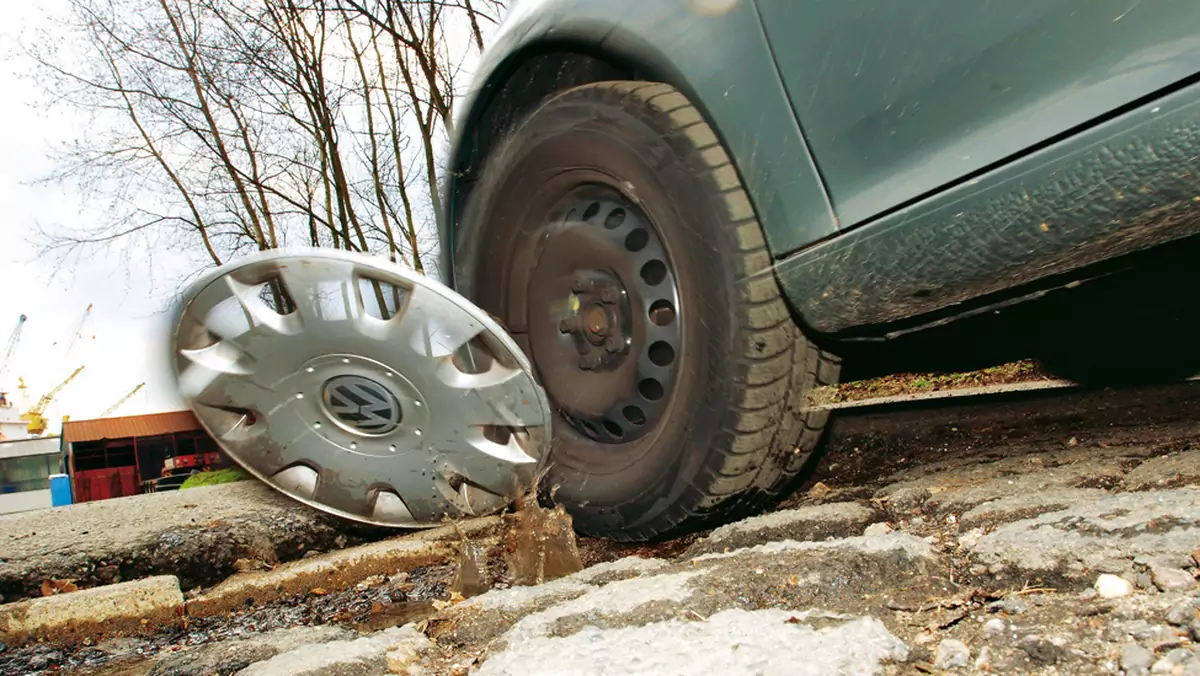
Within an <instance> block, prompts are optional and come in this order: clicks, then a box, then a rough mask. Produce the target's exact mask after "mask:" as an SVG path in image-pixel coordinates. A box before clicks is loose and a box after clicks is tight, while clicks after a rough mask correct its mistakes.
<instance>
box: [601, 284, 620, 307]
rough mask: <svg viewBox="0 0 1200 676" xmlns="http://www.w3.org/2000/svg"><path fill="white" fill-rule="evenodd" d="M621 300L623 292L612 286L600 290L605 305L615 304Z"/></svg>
mask: <svg viewBox="0 0 1200 676" xmlns="http://www.w3.org/2000/svg"><path fill="white" fill-rule="evenodd" d="M619 300H621V290H620V289H614V288H613V287H611V286H606V287H604V288H603V289H601V290H600V301H601V302H603V303H615V302H617V301H619Z"/></svg>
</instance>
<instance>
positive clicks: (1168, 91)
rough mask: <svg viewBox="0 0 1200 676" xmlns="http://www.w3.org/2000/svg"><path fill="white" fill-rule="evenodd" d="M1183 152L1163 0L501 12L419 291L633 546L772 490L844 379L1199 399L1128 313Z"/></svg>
mask: <svg viewBox="0 0 1200 676" xmlns="http://www.w3.org/2000/svg"><path fill="white" fill-rule="evenodd" d="M1198 156H1200V3H1197V2H1195V1H1194V0H1008V1H1006V2H983V1H982V0H912V1H909V2H899V1H894V2H884V1H882V0H636V1H635V0H520V1H519V2H517V3H516V5H515V7H514V8H513V9H512V12H511V15H510V16H509V17H508V19H507V21H506V23H505V25H504V26H503V27H502V29H501V31H500V34H499V36H498V38H497V39H496V41H495V43H494V45H493V47H492V48H491V50H490V51H489V52H488V53H487V54H486V55H485V57H484V61H483V64H482V66H481V68H480V70H479V72H478V74H477V76H476V81H475V83H474V87H473V89H472V92H471V95H470V97H469V99H468V101H467V103H466V106H465V108H464V110H463V111H462V115H461V116H460V119H459V121H458V124H457V127H456V138H455V142H454V147H453V151H452V155H451V160H450V162H451V166H450V167H449V170H450V171H449V174H450V177H449V182H448V189H447V190H446V195H447V201H448V204H447V209H448V214H449V218H448V219H447V221H448V224H447V227H446V229H445V231H444V232H442V233H441V235H442V244H443V246H442V252H443V260H442V269H443V270H449V271H452V275H449V276H452V280H451V281H452V282H453V285H454V286H455V288H456V289H457V290H458V291H460V292H461V293H463V294H464V295H465V296H466V297H467V298H469V299H471V300H472V301H474V302H475V303H477V304H478V305H480V306H481V307H482V308H483V309H485V310H486V311H488V312H490V313H491V314H492V315H494V316H495V317H497V318H498V319H499V320H500V321H501V322H502V323H503V324H504V326H505V327H506V328H507V329H508V330H509V331H510V332H511V334H512V335H513V336H514V337H515V338H516V339H517V341H518V343H519V344H520V345H521V346H522V347H523V348H524V349H525V351H526V352H527V353H528V355H529V356H530V358H531V361H532V362H533V364H534V367H535V368H536V371H537V374H538V377H539V379H540V380H541V383H542V385H543V386H544V387H545V389H546V391H547V393H548V395H549V398H550V400H551V402H552V405H553V408H554V411H555V414H556V415H557V416H558V417H559V418H560V419H559V420H557V421H556V423H555V425H556V428H555V439H554V444H553V451H552V456H551V457H552V462H551V464H550V469H549V475H548V476H547V477H546V484H545V485H546V487H547V489H548V490H549V491H551V492H553V493H554V496H555V499H557V500H559V501H561V502H563V503H565V504H566V505H567V506H568V507H569V509H570V511H571V513H572V514H573V515H574V517H575V523H576V525H577V526H578V528H579V529H580V530H581V531H582V532H584V533H587V534H593V535H607V536H612V537H616V538H619V539H645V538H652V537H658V536H663V535H668V534H671V533H674V532H679V531H680V530H681V529H687V528H694V527H698V526H701V525H703V524H704V523H707V522H709V521H710V520H712V519H716V518H728V517H729V516H731V515H736V514H738V513H743V512H745V511H748V510H752V509H755V508H756V507H759V506H761V505H762V504H764V502H766V501H769V500H771V499H772V498H773V497H774V496H776V495H778V494H779V493H780V492H781V491H782V490H783V489H785V488H786V487H787V486H789V485H790V484H792V483H793V482H795V481H796V480H797V478H798V477H800V476H802V474H803V473H804V472H805V470H806V467H807V466H808V465H809V464H810V462H809V460H810V456H811V454H812V452H813V450H814V448H816V445H817V443H818V441H819V439H820V436H821V433H822V428H823V427H824V425H825V423H826V417H827V413H824V412H813V411H808V410H807V408H806V399H805V394H806V392H807V391H808V390H810V389H811V388H813V387H815V386H820V385H826V384H831V383H834V382H836V381H837V380H838V378H839V371H842V370H843V366H842V364H843V360H844V361H845V370H846V371H847V372H850V371H853V372H854V375H856V376H858V375H863V374H868V373H875V372H886V371H895V370H898V369H901V368H907V367H911V366H914V365H916V364H920V365H923V366H929V365H933V366H941V367H950V366H957V365H960V362H963V363H965V362H970V363H972V364H974V363H976V362H978V363H979V364H987V363H999V362H1000V361H1001V360H1005V359H1008V358H1009V357H1011V356H1013V355H1012V354H1010V353H1014V354H1018V355H1019V354H1033V355H1034V356H1037V357H1039V358H1041V359H1042V360H1043V362H1044V363H1045V364H1046V365H1047V366H1048V367H1050V368H1051V369H1052V370H1056V371H1057V372H1059V373H1061V374H1063V375H1066V376H1068V377H1072V378H1075V379H1078V380H1089V379H1090V380H1095V381H1097V382H1115V381H1119V380H1163V379H1171V378H1179V377H1184V376H1187V375H1190V374H1192V373H1195V372H1196V371H1197V370H1200V369H1197V363H1196V359H1195V355H1194V354H1193V353H1194V352H1195V350H1191V349H1189V348H1190V346H1189V344H1188V341H1187V340H1186V338H1179V337H1178V336H1185V337H1186V336H1187V335H1188V332H1187V331H1186V330H1185V328H1186V327H1181V322H1186V321H1188V320H1189V318H1190V317H1192V316H1194V315H1193V314H1192V312H1191V311H1187V312H1175V311H1173V310H1171V309H1170V308H1173V307H1174V308H1177V307H1180V306H1179V305H1166V304H1158V305H1156V304H1153V303H1150V302H1148V300H1147V299H1146V298H1145V297H1143V296H1141V295H1137V293H1138V292H1134V291H1131V289H1135V288H1153V287H1144V286H1141V287H1139V286H1138V285H1137V284H1138V283H1150V282H1147V281H1146V280H1149V279H1151V277H1149V276H1148V275H1151V274H1152V273H1153V274H1165V275H1170V274H1175V275H1176V278H1174V279H1175V281H1174V282H1172V283H1187V281H1188V280H1190V279H1191V277H1190V276H1189V275H1188V274H1187V270H1188V267H1189V266H1190V265H1193V264H1192V263H1191V262H1190V261H1192V260H1194V257H1193V256H1192V255H1191V248H1194V245H1192V244H1191V240H1190V239H1189V237H1190V236H1192V235H1194V234H1195V233H1197V232H1198V231H1200V176H1198V174H1197V172H1198V171H1200V160H1198ZM1167 243H1170V244H1171V245H1170V246H1164V245H1165V244H1167ZM1154 279H1158V278H1154ZM1154 283H1157V284H1161V283H1163V282H1162V280H1161V279H1158V281H1157V282H1154ZM1159 288H1162V287H1159ZM1176 292H1177V293H1179V294H1181V295H1188V296H1191V295H1194V294H1189V293H1188V291H1187V290H1186V289H1184V290H1183V291H1179V290H1178V289H1176ZM1130 294H1134V295H1130ZM1152 295H1155V296H1162V295H1163V294H1152ZM1167 295H1172V294H1167ZM1026 301H1028V302H1026ZM1150 308H1153V309H1152V310H1151V309H1150ZM1151 340H1152V341H1153V342H1147V341H1151ZM1135 341H1136V342H1135ZM1146 346H1150V347H1149V348H1147V347H1146ZM835 355H836V356H835ZM939 359H940V360H939ZM856 365H861V366H856ZM856 368H857V369H858V370H857V371H854V369H856Z"/></svg>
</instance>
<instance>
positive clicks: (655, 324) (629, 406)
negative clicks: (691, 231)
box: [528, 184, 684, 445]
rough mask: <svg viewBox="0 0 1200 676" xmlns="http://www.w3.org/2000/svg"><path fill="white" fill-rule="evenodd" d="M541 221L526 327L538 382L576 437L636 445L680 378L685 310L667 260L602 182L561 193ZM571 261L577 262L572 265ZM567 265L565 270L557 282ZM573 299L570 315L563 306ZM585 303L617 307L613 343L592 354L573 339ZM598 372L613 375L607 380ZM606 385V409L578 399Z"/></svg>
mask: <svg viewBox="0 0 1200 676" xmlns="http://www.w3.org/2000/svg"><path fill="white" fill-rule="evenodd" d="M547 221H548V226H547V228H546V229H545V230H544V231H543V237H544V238H545V242H544V244H543V245H542V249H541V251H540V255H539V260H538V263H537V265H536V266H535V269H534V271H533V273H532V275H531V280H530V289H531V293H532V296H533V298H532V299H531V302H530V303H529V312H530V317H529V320H528V321H529V326H530V340H531V347H532V353H533V355H534V360H535V364H536V366H537V369H538V373H539V375H540V376H541V382H542V384H543V385H544V386H545V387H546V389H547V390H548V391H549V393H550V394H551V396H552V397H553V398H554V401H555V405H556V410H557V411H558V413H559V414H560V415H561V416H562V418H563V420H564V421H565V422H566V423H567V424H568V425H569V426H570V427H571V428H572V429H573V430H575V431H576V432H579V433H580V434H581V435H583V436H584V437H586V438H589V439H591V440H592V441H596V442H599V443H601V444H606V445H619V444H628V443H630V442H634V441H637V440H638V439H641V438H642V437H644V436H645V435H647V434H649V433H650V432H651V431H652V430H654V429H656V428H657V426H658V425H659V424H660V423H661V421H662V420H663V418H664V416H665V415H666V412H667V410H668V408H669V406H670V403H671V400H672V398H673V395H674V389H675V383H676V381H677V379H678V364H679V358H680V355H681V353H682V349H683V335H682V315H683V312H684V308H682V307H681V303H680V294H679V289H678V283H677V277H676V273H675V269H674V265H673V264H672V262H671V259H670V255H669V253H668V251H667V248H666V246H665V244H664V243H663V241H662V239H661V236H660V235H659V233H658V230H657V228H656V227H655V225H654V223H653V221H652V219H651V218H650V217H649V216H648V215H647V214H646V213H645V212H644V211H643V210H642V209H641V208H640V207H639V206H638V205H637V204H636V203H634V201H633V200H630V199H628V198H627V197H626V196H625V195H624V194H622V193H621V192H620V191H618V190H616V189H614V188H611V187H609V186H606V185H601V184H585V185H581V186H577V187H575V188H573V189H571V190H569V191H567V192H566V193H565V194H564V196H563V197H562V198H560V199H559V200H558V201H557V202H556V203H555V205H554V206H553V207H551V209H550V210H549V212H548V218H547ZM577 235H578V242H577V243H575V244H572V245H568V246H565V247H563V248H561V249H557V250H556V241H561V240H562V239H563V238H564V237H576V236H577ZM572 249H575V251H572ZM575 260H578V261H581V264H580V266H576V267H574V268H572V267H571V265H572V264H571V261H575ZM583 261H586V263H583ZM567 268H571V269H572V270H573V271H572V272H571V273H570V274H569V276H567V277H564V272H565V270H566V269H567ZM605 278H607V279H605ZM596 282H598V285H597V284H593V283H596ZM564 283H568V284H570V287H571V288H569V289H564V288H563V285H564ZM559 296H563V297H564V298H566V299H567V301H566V304H564V302H563V301H562V299H560V298H559ZM576 299H578V301H576ZM576 302H578V311H574V310H572V309H571V308H572V305H575V304H576ZM593 302H594V305H593V307H594V306H600V307H603V308H605V309H606V310H607V309H608V308H617V311H615V312H610V313H609V315H608V320H609V323H610V324H614V325H618V326H619V328H620V329H621V330H622V333H620V334H618V335H619V338H620V341H619V342H617V344H615V345H614V344H613V341H612V336H606V340H605V342H604V344H603V345H601V346H587V347H588V348H596V349H586V350H581V349H579V345H580V344H581V343H582V344H585V346H586V343H585V341H583V340H580V339H579V334H580V333H583V334H586V333H587V330H588V327H589V324H591V322H589V321H588V307H589V304H591V303H593ZM564 310H567V311H564ZM548 325H550V326H552V327H553V331H551V330H550V329H548V328H547V326H548ZM539 327H540V328H539ZM555 333H557V334H559V335H558V336H555V335H554V334H555ZM565 334H570V336H569V337H565V338H564V337H563V336H564V335H565ZM614 348H616V349H614ZM572 349H574V350H575V352H572ZM576 355H577V356H576ZM573 359H574V360H576V361H575V363H574V364H572V360H573ZM573 370H574V371H573ZM605 371H607V374H608V375H611V376H613V377H612V378H609V379H607V381H606V379H605V375H604V373H605ZM597 376H598V377H597ZM576 380H577V382H574V384H572V382H573V381H576ZM605 388H608V389H607V390H606V392H612V393H614V394H615V395H616V396H614V397H613V399H612V402H611V403H609V404H608V405H602V404H598V403H597V402H596V401H595V400H593V401H590V402H587V403H582V402H581V399H583V398H587V397H588V396H589V394H592V393H593V392H594V391H596V390H597V389H601V390H603V389H605ZM618 389H619V390H620V391H619V392H618V391H617V390H618ZM598 396H603V395H598ZM575 402H580V405H579V406H576V405H573V403H575ZM601 408H602V410H600V409H601Z"/></svg>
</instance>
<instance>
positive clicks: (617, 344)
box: [604, 336, 625, 354]
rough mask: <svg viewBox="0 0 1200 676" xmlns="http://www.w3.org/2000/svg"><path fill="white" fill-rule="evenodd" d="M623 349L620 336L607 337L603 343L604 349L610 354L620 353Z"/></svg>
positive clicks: (622, 341) (623, 345) (623, 343)
mask: <svg viewBox="0 0 1200 676" xmlns="http://www.w3.org/2000/svg"><path fill="white" fill-rule="evenodd" d="M624 347H625V341H624V340H622V339H621V337H620V336H609V337H608V340H607V341H605V342H604V349H606V350H608V351H609V352H612V353H613V354H616V353H617V352H620V351H621V350H622V348H624Z"/></svg>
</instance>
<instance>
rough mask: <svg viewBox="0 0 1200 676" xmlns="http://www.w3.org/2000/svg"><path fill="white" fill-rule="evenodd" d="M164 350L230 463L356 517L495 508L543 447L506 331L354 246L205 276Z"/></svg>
mask: <svg viewBox="0 0 1200 676" xmlns="http://www.w3.org/2000/svg"><path fill="white" fill-rule="evenodd" d="M272 289H274V290H273V291H272ZM280 289H282V290H283V292H282V293H281V292H280ZM380 292H382V293H383V294H384V298H383V299H382V300H383V302H382V303H380V302H379V301H380V298H379V295H378V294H379V293H380ZM172 354H173V360H172V361H173V366H174V375H175V377H176V382H177V385H178V387H179V391H180V393H181V394H182V395H183V397H184V399H185V401H186V402H187V403H188V405H189V406H190V407H191V408H192V410H193V411H194V412H195V413H196V416H197V418H198V419H199V420H200V422H201V424H202V425H203V426H204V427H205V429H206V430H207V431H208V432H209V434H210V435H212V436H213V438H214V439H216V440H217V442H218V444H219V445H220V446H221V447H222V449H224V450H225V452H226V453H227V454H228V455H229V456H230V457H231V458H233V459H234V460H235V461H236V462H238V464H240V465H242V466H243V467H244V468H245V469H247V470H248V471H249V472H250V473H252V474H254V475H255V476H257V477H258V478H260V479H262V480H263V481H265V482H266V483H268V484H269V485H271V486H272V487H274V488H275V489H277V490H279V491H281V492H283V493H285V494H287V495H289V496H290V497H292V498H294V499H296V500H298V501H300V502H303V503H305V504H308V505H310V506H312V507H315V508H318V509H321V510H322V511H326V512H329V513H332V514H336V515H338V516H341V517H344V518H349V519H353V520H356V521H361V522H366V523H371V524H376V525H385V526H399V527H425V526H432V525H437V524H438V523H440V522H442V521H443V520H444V519H445V518H447V517H458V516H469V515H478V514H483V513H486V512H489V511H494V510H495V509H499V508H501V507H503V506H505V505H507V504H509V503H510V502H511V501H512V500H513V499H514V498H515V497H516V496H517V495H518V493H519V492H520V491H522V490H524V489H527V488H529V487H530V484H531V483H532V481H533V478H534V476H535V473H536V468H537V465H538V463H539V461H540V460H542V457H543V455H544V452H545V449H546V448H547V447H548V440H549V438H550V419H549V418H550V416H549V414H548V411H549V406H548V404H547V400H546V397H545V393H544V392H543V391H542V389H541V388H540V387H539V386H538V385H537V383H536V382H535V379H534V377H533V373H532V369H531V367H530V364H529V362H528V360H527V359H526V358H525V356H524V354H523V353H522V352H521V350H520V348H519V347H518V346H517V345H516V343H514V342H513V341H512V339H511V338H510V337H509V336H508V335H507V333H505V331H504V330H503V329H502V328H501V327H500V326H499V325H498V324H496V322H495V321H493V320H492V319H491V318H490V317H489V316H488V315H487V314H486V313H484V312H483V311H481V310H479V309H478V308H476V307H475V306H474V305H471V304H470V303H468V302H466V301H465V300H463V299H462V298H461V297H460V296H458V295H457V294H455V293H454V292H453V291H450V290H449V289H448V288H446V287H445V286H443V285H441V284H439V283H438V282H436V281H434V280H432V279H429V278H426V277H424V276H423V275H419V274H417V273H414V272H412V271H409V270H406V269H403V268H400V267H398V266H394V265H391V264H389V263H387V262H386V261H381V260H379V259H375V258H371V257H368V256H364V255H360V254H352V253H348V252H340V251H330V250H322V249H305V250H291V251H275V252H268V253H262V254H257V255H255V256H251V257H249V258H246V259H243V260H240V261H238V262H236V263H233V264H230V265H227V266H224V267H222V268H219V269H217V270H215V271H213V272H212V273H210V274H209V275H206V276H205V277H204V278H202V279H201V280H200V281H198V282H196V283H195V284H193V285H192V287H191V288H190V289H189V292H188V294H187V295H186V296H185V298H184V299H183V302H182V303H181V305H180V308H179V311H178V313H177V316H176V321H175V333H174V336H173V341H172ZM356 407H357V409H356Z"/></svg>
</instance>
